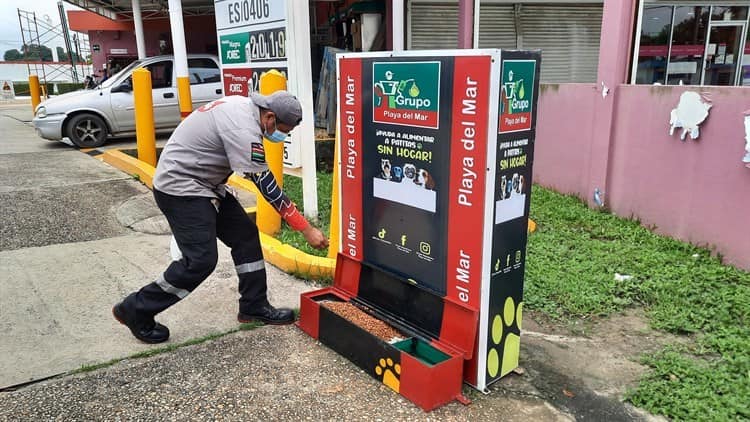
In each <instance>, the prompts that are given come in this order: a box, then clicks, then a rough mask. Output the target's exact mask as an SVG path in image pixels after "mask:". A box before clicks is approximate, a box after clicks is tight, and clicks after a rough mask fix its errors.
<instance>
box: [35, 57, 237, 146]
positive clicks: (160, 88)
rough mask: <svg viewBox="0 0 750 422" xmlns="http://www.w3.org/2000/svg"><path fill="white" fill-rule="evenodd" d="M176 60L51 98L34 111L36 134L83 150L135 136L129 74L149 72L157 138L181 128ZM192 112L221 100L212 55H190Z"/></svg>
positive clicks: (154, 61) (150, 61)
mask: <svg viewBox="0 0 750 422" xmlns="http://www.w3.org/2000/svg"><path fill="white" fill-rule="evenodd" d="M173 60H174V58H173V57H172V56H156V57H149V58H146V59H143V60H136V61H135V62H133V63H131V64H130V65H128V66H127V67H125V68H124V69H122V70H121V71H120V72H118V73H117V74H115V75H114V76H112V77H110V78H109V79H107V80H105V81H104V82H102V83H101V84H99V86H97V87H96V88H93V89H85V90H80V91H75V92H69V93H67V94H63V95H59V96H57V97H53V98H50V99H48V100H46V101H43V102H42V103H41V104H39V105H38V106H37V107H36V109H35V110H34V120H33V123H34V128H36V132H37V134H38V135H39V136H41V137H42V138H44V139H49V140H53V141H59V140H62V139H63V138H65V137H67V138H69V139H70V141H71V142H72V143H73V144H74V145H76V146H78V147H79V148H84V147H85V148H93V147H98V146H101V145H102V144H104V142H106V140H107V138H108V137H120V136H133V135H135V113H134V107H133V86H132V80H131V73H132V71H133V70H135V69H137V68H141V67H144V68H146V69H148V70H149V71H150V72H151V88H152V90H153V94H152V95H153V102H154V124H155V127H156V132H157V133H161V132H169V131H171V130H173V129H174V128H175V127H177V125H178V124H179V123H180V107H179V103H178V99H177V82H176V78H175V74H174V71H173V69H174V65H173ZM188 74H189V77H190V93H191V96H192V101H193V109H196V108H198V107H200V106H202V105H203V104H206V103H208V102H211V101H213V100H215V99H217V98H221V97H222V96H223V93H222V85H221V69H220V67H219V59H218V58H217V57H216V56H212V55H208V54H189V55H188Z"/></svg>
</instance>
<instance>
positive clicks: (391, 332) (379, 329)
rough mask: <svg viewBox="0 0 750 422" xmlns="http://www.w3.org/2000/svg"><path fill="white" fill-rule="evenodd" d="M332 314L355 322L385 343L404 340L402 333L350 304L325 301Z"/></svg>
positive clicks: (324, 303) (324, 304)
mask: <svg viewBox="0 0 750 422" xmlns="http://www.w3.org/2000/svg"><path fill="white" fill-rule="evenodd" d="M321 304H322V305H323V306H324V307H326V308H327V309H330V310H331V312H333V313H335V314H337V315H338V316H340V317H342V318H344V319H346V320H348V321H351V322H353V323H354V324H355V325H357V326H359V327H361V328H363V329H365V330H367V331H368V332H369V333H370V334H372V335H374V336H376V337H378V338H379V339H381V340H383V341H387V342H389V341H391V340H393V339H394V338H399V339H400V338H403V336H402V335H401V333H399V332H398V331H396V330H395V329H394V328H393V327H391V326H390V325H388V324H386V323H385V322H383V321H381V320H379V319H377V318H375V317H373V316H371V315H368V314H367V313H366V312H364V311H363V310H361V309H359V308H357V307H356V306H354V305H352V304H351V303H348V302H333V301H325V302H322V303H321Z"/></svg>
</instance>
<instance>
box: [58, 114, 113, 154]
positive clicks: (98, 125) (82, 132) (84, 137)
mask: <svg viewBox="0 0 750 422" xmlns="http://www.w3.org/2000/svg"><path fill="white" fill-rule="evenodd" d="M65 133H66V134H67V135H68V138H70V141H71V142H73V143H74V144H75V146H77V147H78V148H96V147H100V146H102V145H104V141H106V140H107V124H106V123H104V120H102V118H101V117H99V116H97V115H95V114H89V113H82V114H77V115H75V116H73V118H72V119H70V121H68V124H67V126H66V127H65Z"/></svg>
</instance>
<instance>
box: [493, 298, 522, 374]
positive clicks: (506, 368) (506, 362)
mask: <svg viewBox="0 0 750 422" xmlns="http://www.w3.org/2000/svg"><path fill="white" fill-rule="evenodd" d="M522 314H523V302H520V303H519V304H518V307H516V304H515V302H514V300H513V298H512V297H508V298H506V299H505V305H504V307H503V314H502V315H500V314H498V315H495V318H494V319H493V320H492V327H491V330H492V331H491V332H490V337H491V339H492V343H491V345H490V346H491V347H490V350H489V352H487V374H489V376H490V377H491V378H493V379H494V378H496V377H497V376H501V377H502V376H504V375H506V374H507V373H509V372H510V371H512V370H514V369H515V368H516V367H517V366H518V355H519V354H520V351H521V337H520V336H519V335H518V334H516V333H520V331H521V318H522ZM503 342H504V343H503ZM501 344H504V345H503V347H502V355H501V354H500V353H499V352H498V350H500V345H501Z"/></svg>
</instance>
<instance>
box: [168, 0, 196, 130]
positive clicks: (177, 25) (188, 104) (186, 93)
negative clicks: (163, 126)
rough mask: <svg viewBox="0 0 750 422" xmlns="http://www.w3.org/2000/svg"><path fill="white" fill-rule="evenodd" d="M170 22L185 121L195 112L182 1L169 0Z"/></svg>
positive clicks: (182, 113) (179, 96) (181, 114)
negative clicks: (189, 75) (189, 76)
mask: <svg viewBox="0 0 750 422" xmlns="http://www.w3.org/2000/svg"><path fill="white" fill-rule="evenodd" d="M169 22H170V25H169V26H170V27H171V28H172V49H173V50H174V68H175V74H176V75H177V97H178V98H179V100H180V117H181V118H182V119H184V118H185V117H187V116H188V115H189V114H190V113H191V112H192V111H193V100H192V98H191V96H190V79H189V78H188V64H187V50H186V47H185V28H184V25H183V23H182V3H181V2H180V0H169Z"/></svg>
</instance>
